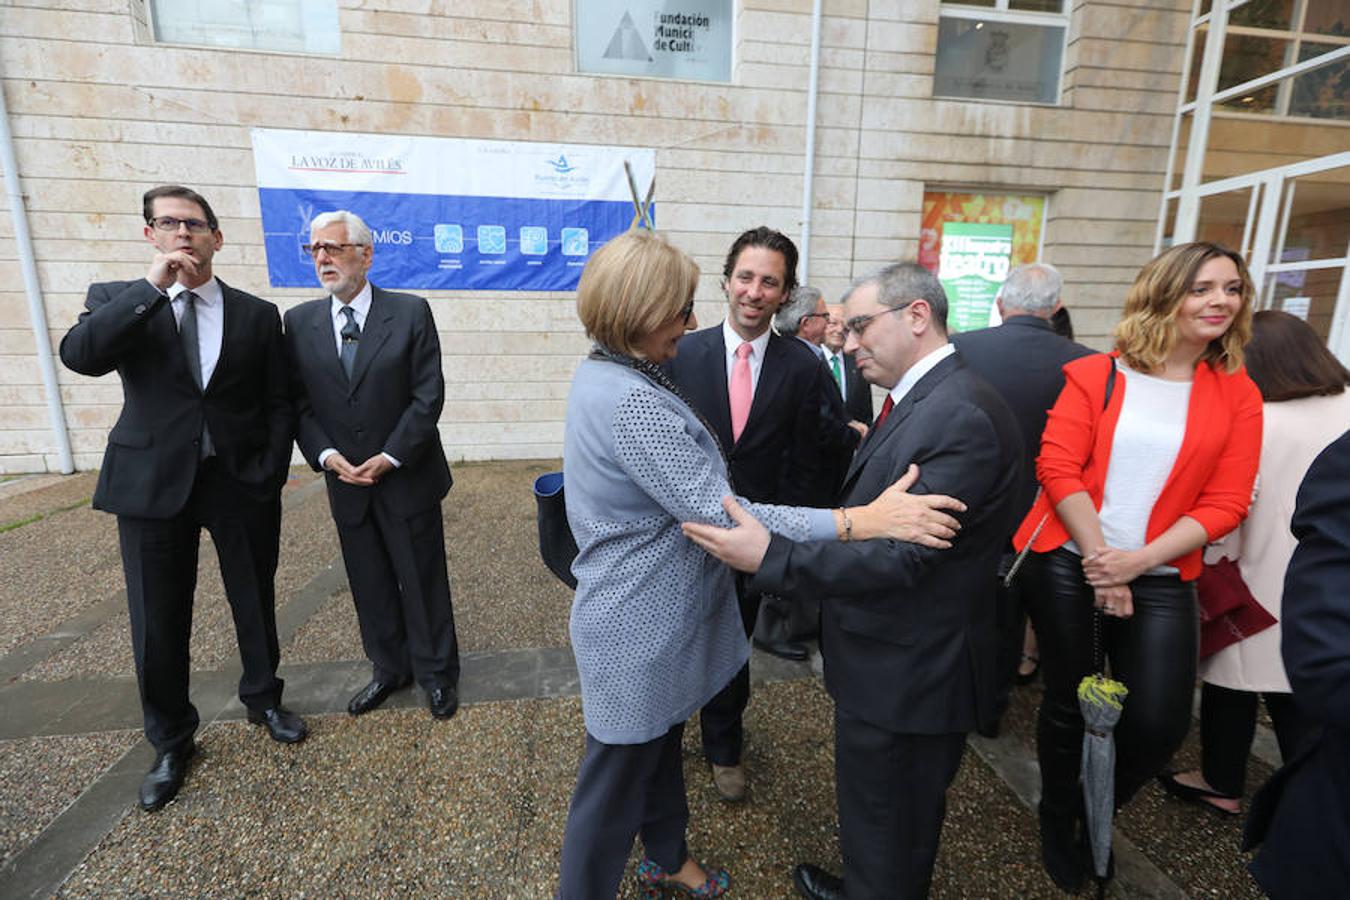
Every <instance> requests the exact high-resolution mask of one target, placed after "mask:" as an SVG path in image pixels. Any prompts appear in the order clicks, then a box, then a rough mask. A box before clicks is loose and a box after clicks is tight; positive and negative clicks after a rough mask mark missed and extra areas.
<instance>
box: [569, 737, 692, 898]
mask: <svg viewBox="0 0 1350 900" xmlns="http://www.w3.org/2000/svg"><path fill="white" fill-rule="evenodd" d="M683 737H684V723H683V722H681V723H680V724H679V725H676V726H675V727H674V728H671V729H670V730H669V731H667V732H666V733H665V734H664V735H662V736H661V737H659V738H657V739H656V740H653V741H648V742H647V743H645V744H602V743H601V742H600V741H597V740H596V739H595V738H593V737H591V736H590V734H587V735H586V755H585V756H584V757H582V760H581V768H580V770H578V772H577V787H576V790H575V791H573V792H572V805H571V807H570V808H569V809H568V811H567V826H566V829H565V830H564V832H563V845H562V874H561V876H560V878H559V881H558V893H557V897H558V898H560V900H598V898H602V897H606V898H607V897H613V896H615V895H616V894H618V892H619V880H620V879H621V878H623V869H624V866H625V865H627V864H628V854H629V852H630V851H631V850H632V849H633V838H634V837H635V836H638V835H640V836H641V837H642V849H643V852H644V853H646V855H647V858H648V859H650V860H651V861H652V862H654V863H656V864H657V865H658V866H660V867H661V868H663V869H665V870H666V871H667V872H672V873H673V872H677V871H679V869H680V867H681V866H683V865H684V861H685V860H686V859H687V858H688V856H689V851H688V848H687V847H686V846H685V842H684V833H685V828H686V826H688V824H689V804H688V801H687V800H686V798H685V794H684V765H683V753H682V750H681V741H682V740H683Z"/></svg>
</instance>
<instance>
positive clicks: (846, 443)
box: [811, 360, 862, 507]
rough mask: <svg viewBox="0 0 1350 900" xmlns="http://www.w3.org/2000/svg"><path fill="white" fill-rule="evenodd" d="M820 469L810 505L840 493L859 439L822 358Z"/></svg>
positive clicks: (831, 499)
mask: <svg viewBox="0 0 1350 900" xmlns="http://www.w3.org/2000/svg"><path fill="white" fill-rule="evenodd" d="M820 398H821V406H820V442H821V447H820V469H821V477H820V478H819V479H818V480H817V485H818V490H816V491H815V492H814V493H813V494H812V497H811V505H812V506H820V507H824V506H829V505H831V504H832V503H834V500H835V498H836V497H838V496H839V488H840V486H841V485H843V483H844V476H845V475H847V474H848V467H849V465H850V464H851V463H852V462H853V454H854V452H855V451H857V449H858V442H859V441H861V440H862V438H860V437H859V436H858V432H856V431H854V430H853V428H852V427H850V426H849V424H848V423H849V420H850V419H851V418H852V416H850V415H849V412H848V410H847V409H845V407H844V398H843V397H841V396H840V395H839V388H838V386H837V385H836V384H835V381H834V375H833V374H832V373H831V372H830V370H829V368H828V367H827V366H826V365H825V362H824V361H823V360H822V361H821V363H820Z"/></svg>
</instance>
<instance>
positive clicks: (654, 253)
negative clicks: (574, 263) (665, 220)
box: [577, 229, 699, 355]
mask: <svg viewBox="0 0 1350 900" xmlns="http://www.w3.org/2000/svg"><path fill="white" fill-rule="evenodd" d="M698 275H699V272H698V266H697V265H696V264H695V263H694V261H693V260H692V259H690V258H689V257H688V256H686V255H685V254H684V253H683V251H681V250H679V249H677V248H676V247H674V246H672V245H671V243H670V242H669V241H667V240H666V239H665V237H664V236H662V235H660V234H657V233H656V232H654V231H648V230H646V229H630V230H628V231H627V232H625V233H623V234H621V235H619V236H618V237H616V238H613V239H612V240H610V241H608V242H606V243H605V245H604V246H603V247H601V248H600V249H599V250H597V251H595V253H594V254H592V255H591V258H590V261H589V262H587V263H586V268H585V269H583V270H582V272H581V283H580V284H578V285H577V317H578V318H579V319H581V324H582V325H583V326H584V327H585V329H586V334H587V335H589V336H590V338H591V339H592V340H594V341H598V342H599V343H600V344H603V345H604V346H606V347H608V348H609V349H611V350H615V351H618V352H619V353H627V354H629V355H633V354H634V350H635V346H636V344H637V342H638V341H640V340H641V339H642V338H644V337H646V336H647V335H649V334H651V333H652V332H654V331H656V329H657V328H660V327H661V326H662V325H665V324H666V323H668V322H669V321H670V320H671V319H674V318H675V317H676V316H678V315H679V314H680V310H681V309H683V308H684V306H685V304H687V303H688V302H689V301H690V299H691V298H692V297H693V296H694V289H695V288H696V287H697V286H698Z"/></svg>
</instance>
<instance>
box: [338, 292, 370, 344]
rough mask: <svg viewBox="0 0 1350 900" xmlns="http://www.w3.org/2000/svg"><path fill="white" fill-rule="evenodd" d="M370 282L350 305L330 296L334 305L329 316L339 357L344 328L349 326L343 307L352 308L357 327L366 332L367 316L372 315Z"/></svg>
mask: <svg viewBox="0 0 1350 900" xmlns="http://www.w3.org/2000/svg"><path fill="white" fill-rule="evenodd" d="M370 298H371V292H370V282H369V281H367V282H366V283H365V284H363V285H361V290H360V291H358V292H357V294H356V296H355V297H353V298H352V300H351V302H350V303H345V304H344V303H343V302H342V301H341V300H339V299H338V298H337V297H334V296H332V295H329V300H330V301H331V303H332V305H331V306H330V307H329V310H328V315H329V318H331V319H332V320H333V346H334V347H336V348H337V352H338V356H341V355H342V326H343V325H346V324H347V317H346V316H344V315H343V314H342V307H343V306H350V307H351V308H352V313H353V316H352V317H353V318H354V319H356V327H357V328H360V329H361V331H363V332H364V331H365V330H366V316H367V315H368V314H369V313H370Z"/></svg>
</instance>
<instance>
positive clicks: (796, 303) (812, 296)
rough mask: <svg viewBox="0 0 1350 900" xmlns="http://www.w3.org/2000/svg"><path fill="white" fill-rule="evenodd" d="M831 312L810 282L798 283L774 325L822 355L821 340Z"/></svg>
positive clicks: (813, 351)
mask: <svg viewBox="0 0 1350 900" xmlns="http://www.w3.org/2000/svg"><path fill="white" fill-rule="evenodd" d="M829 319H830V314H829V312H827V311H826V309H825V298H824V297H822V296H821V293H820V291H818V290H816V289H815V288H813V287H811V286H810V285H809V284H803V285H798V286H797V287H795V288H793V289H792V293H791V294H789V295H788V300H787V302H786V303H784V304H783V305H782V306H781V307H779V308H778V312H777V314H776V315H774V317H773V327H774V328H776V329H777V330H778V333H779V334H782V335H791V336H792V337H795V338H796V339H797V340H799V341H801V342H802V343H803V344H805V345H806V346H808V347H810V348H811V352H812V353H814V354H815V355H816V356H821V349H820V342H821V341H823V340H825V325H826V324H827V323H828V322H829Z"/></svg>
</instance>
